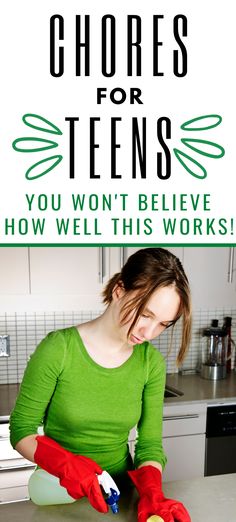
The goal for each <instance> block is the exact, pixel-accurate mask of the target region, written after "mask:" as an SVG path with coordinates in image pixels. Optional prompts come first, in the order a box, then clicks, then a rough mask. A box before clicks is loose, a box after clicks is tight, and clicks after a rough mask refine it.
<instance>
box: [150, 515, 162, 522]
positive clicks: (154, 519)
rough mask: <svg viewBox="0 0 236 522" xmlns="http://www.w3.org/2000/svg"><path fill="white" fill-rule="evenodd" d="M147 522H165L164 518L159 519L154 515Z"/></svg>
mask: <svg viewBox="0 0 236 522" xmlns="http://www.w3.org/2000/svg"><path fill="white" fill-rule="evenodd" d="M147 522H164V520H163V518H161V517H158V515H152V516H151V517H149V518H148V519H147Z"/></svg>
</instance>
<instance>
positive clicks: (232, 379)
mask: <svg viewBox="0 0 236 522" xmlns="http://www.w3.org/2000/svg"><path fill="white" fill-rule="evenodd" d="M166 384H167V385H168V386H170V387H171V388H174V389H176V390H180V391H181V392H182V393H183V395H181V396H179V397H172V398H166V399H165V406H168V405H170V404H171V405H174V404H184V403H188V404H189V402H205V403H213V404H214V403H221V402H231V401H232V402H235V403H236V373H235V372H234V371H232V372H230V373H229V374H228V375H227V377H226V379H222V380H219V381H211V380H208V379H202V377H200V375H199V374H194V375H181V374H178V373H173V374H168V375H167V379H166ZM235 521H236V517H235Z"/></svg>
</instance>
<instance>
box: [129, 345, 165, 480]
mask: <svg viewBox="0 0 236 522" xmlns="http://www.w3.org/2000/svg"><path fill="white" fill-rule="evenodd" d="M149 349H150V352H149V354H148V375H147V381H146V384H145V387H144V390H143V397H142V414H141V417H140V420H139V422H138V426H137V442H136V445H135V459H134V464H135V467H136V468H140V467H143V466H147V465H152V466H154V467H155V468H157V469H158V470H160V471H162V469H163V468H164V466H165V464H166V460H167V459H166V456H165V453H164V451H163V447H162V417H163V400H164V389H165V377H166V367H165V360H164V358H163V356H162V355H161V354H160V353H159V352H158V351H156V349H154V348H153V347H152V346H151V345H150V347H149Z"/></svg>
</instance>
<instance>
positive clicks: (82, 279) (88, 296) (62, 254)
mask: <svg viewBox="0 0 236 522" xmlns="http://www.w3.org/2000/svg"><path fill="white" fill-rule="evenodd" d="M109 273H110V265H109V249H107V248H99V247H91V248H89V247H82V248H81V247H78V248H71V247H62V248H61V247H55V248H52V247H51V248H48V247H46V248H44V247H43V248H36V249H35V248H31V249H30V280H31V293H32V295H44V299H45V296H56V300H57V306H58V302H59V303H60V308H61V309H63V296H65V295H67V296H71V301H73V302H74V301H75V299H73V296H77V298H76V309H79V310H81V309H83V308H84V306H86V307H87V308H90V309H94V308H95V309H96V307H101V291H102V288H103V285H104V283H105V282H106V281H107V280H108V278H109ZM60 296H61V297H60Z"/></svg>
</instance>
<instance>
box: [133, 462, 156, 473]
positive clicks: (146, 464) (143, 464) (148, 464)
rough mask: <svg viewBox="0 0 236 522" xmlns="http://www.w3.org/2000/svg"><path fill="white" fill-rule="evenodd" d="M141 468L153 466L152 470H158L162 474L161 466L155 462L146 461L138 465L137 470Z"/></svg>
mask: <svg viewBox="0 0 236 522" xmlns="http://www.w3.org/2000/svg"><path fill="white" fill-rule="evenodd" d="M143 466H153V467H154V468H157V469H159V471H160V472H161V473H162V465H161V464H160V463H159V462H156V461H155V460H146V462H143V463H142V464H140V466H138V468H142V467H143Z"/></svg>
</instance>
